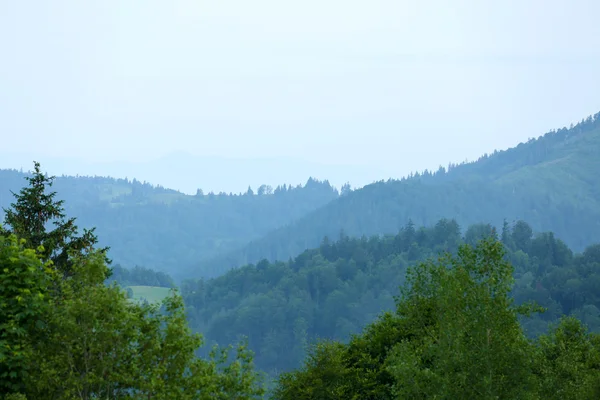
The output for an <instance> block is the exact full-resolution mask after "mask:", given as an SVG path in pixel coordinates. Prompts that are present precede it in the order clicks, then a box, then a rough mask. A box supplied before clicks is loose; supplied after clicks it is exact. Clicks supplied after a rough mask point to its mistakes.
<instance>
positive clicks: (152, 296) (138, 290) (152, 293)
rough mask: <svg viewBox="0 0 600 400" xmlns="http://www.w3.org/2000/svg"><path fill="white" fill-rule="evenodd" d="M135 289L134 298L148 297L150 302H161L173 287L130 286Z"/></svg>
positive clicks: (139, 299)
mask: <svg viewBox="0 0 600 400" xmlns="http://www.w3.org/2000/svg"><path fill="white" fill-rule="evenodd" d="M129 287H130V288H131V290H133V300H135V301H141V300H143V299H146V300H147V301H148V302H149V303H160V302H161V301H162V300H163V299H164V298H165V297H167V296H168V295H169V291H170V290H171V289H169V288H165V287H157V286H129Z"/></svg>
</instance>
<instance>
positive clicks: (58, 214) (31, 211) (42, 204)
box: [4, 162, 110, 277]
mask: <svg viewBox="0 0 600 400" xmlns="http://www.w3.org/2000/svg"><path fill="white" fill-rule="evenodd" d="M54 178H55V177H54V176H47V175H45V174H43V173H42V172H41V170H40V163H38V162H34V172H33V174H32V176H31V177H26V178H25V179H26V180H27V181H28V182H29V186H28V187H24V188H22V189H21V191H20V192H19V193H18V194H16V193H14V192H11V193H12V194H13V196H14V197H15V199H16V202H15V203H12V204H11V208H10V209H4V212H5V213H6V216H5V221H4V222H5V224H6V225H7V226H8V227H9V229H8V230H5V231H4V234H7V233H8V234H11V233H12V234H15V235H16V236H17V237H19V238H20V239H24V240H25V243H26V244H27V246H28V247H29V248H33V249H38V248H39V252H40V256H41V258H42V260H45V261H47V260H51V261H52V262H53V264H54V266H55V268H56V269H57V270H59V271H60V272H61V273H62V274H63V276H65V277H67V276H69V275H70V274H71V269H72V263H71V262H70V256H71V255H72V254H73V253H82V252H91V251H93V250H94V247H95V246H96V244H97V243H98V238H97V236H96V235H95V234H94V230H95V228H94V229H90V230H87V229H84V230H83V234H82V235H81V236H78V235H77V234H78V228H77V225H75V220H76V218H68V219H67V218H66V215H65V213H64V208H63V203H64V201H63V200H57V199H56V192H49V193H48V189H49V188H51V187H52V184H53V181H54ZM51 225H53V226H54V229H52V230H48V229H49V228H50V226H51ZM100 251H101V252H102V253H103V254H106V252H107V251H108V247H105V248H103V249H100ZM106 261H107V262H108V263H110V260H108V258H106Z"/></svg>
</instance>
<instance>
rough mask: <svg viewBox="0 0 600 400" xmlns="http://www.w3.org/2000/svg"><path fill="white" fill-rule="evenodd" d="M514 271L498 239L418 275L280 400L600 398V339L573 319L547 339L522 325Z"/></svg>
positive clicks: (319, 358) (280, 388)
mask: <svg viewBox="0 0 600 400" xmlns="http://www.w3.org/2000/svg"><path fill="white" fill-rule="evenodd" d="M513 282H514V278H513V267H512V266H511V264H510V263H508V262H507V261H506V259H505V257H504V248H503V245H502V244H501V243H500V242H498V241H496V240H495V239H493V238H489V239H486V240H484V241H481V242H479V243H478V245H477V247H475V248H473V247H471V246H469V245H464V246H461V247H460V249H459V250H458V252H457V255H456V256H452V255H449V254H448V255H446V256H443V257H441V258H439V259H438V260H437V261H436V262H434V261H425V262H421V263H419V264H418V265H416V266H415V267H413V268H411V269H410V270H409V272H408V277H407V281H406V283H405V285H404V286H403V288H402V294H401V296H400V297H398V298H397V304H396V311H395V312H394V313H385V314H383V315H382V316H381V317H380V318H379V319H378V320H377V321H376V322H374V323H372V324H370V325H369V326H368V327H367V328H366V329H365V330H364V332H363V333H362V334H360V335H356V336H354V337H353V338H352V339H351V340H350V342H349V343H348V344H341V343H337V342H331V341H325V342H320V343H317V344H316V346H314V347H313V350H311V352H310V353H309V355H308V357H307V359H306V360H305V362H304V364H303V366H302V367H301V368H299V369H297V370H295V371H292V372H289V373H285V374H282V375H281V376H280V377H279V379H278V385H277V387H276V389H275V390H274V396H273V398H274V399H278V400H287V399H317V398H318V399H339V400H341V399H361V400H362V399H365V400H368V399H407V398H410V399H426V398H427V399H429V398H436V399H471V398H472V399H500V398H502V399H505V398H506V399H540V398H544V399H546V398H547V399H596V398H598V396H599V395H600V384H599V382H600V336H598V335H595V334H589V333H587V332H586V329H585V328H584V327H583V326H582V325H581V323H580V322H579V321H578V320H576V319H575V318H572V317H571V318H566V319H563V320H562V321H561V323H560V324H559V325H558V326H557V327H556V328H555V329H553V331H552V332H551V333H550V334H548V335H544V336H542V337H540V339H539V340H528V339H527V338H526V336H525V334H524V332H523V330H522V328H521V326H520V324H519V319H518V317H519V315H520V314H521V313H530V312H531V311H534V309H533V308H532V307H523V306H515V305H513V300H512V298H511V296H510V292H511V289H512V286H513Z"/></svg>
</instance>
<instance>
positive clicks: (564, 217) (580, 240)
mask: <svg viewBox="0 0 600 400" xmlns="http://www.w3.org/2000/svg"><path fill="white" fill-rule="evenodd" d="M598 154H600V113H598V114H596V115H594V116H591V117H588V118H586V119H585V120H583V121H581V122H580V123H579V124H577V125H575V126H571V127H570V128H562V129H559V130H556V131H552V132H548V133H547V134H545V135H544V136H541V137H539V138H538V139H530V140H529V141H528V142H527V143H521V144H520V145H518V146H517V147H514V148H512V149H509V150H506V151H496V152H494V153H493V154H491V155H484V156H483V157H481V158H480V159H479V160H477V161H475V162H472V163H463V164H461V165H452V164H451V165H449V166H448V168H443V167H440V168H439V169H438V170H437V171H435V172H431V171H425V172H423V173H416V174H413V175H411V176H408V177H406V178H403V179H400V180H389V181H386V182H384V181H381V182H377V183H374V184H372V185H368V186H366V187H364V188H362V189H360V190H354V191H352V192H349V193H348V194H347V195H346V196H341V197H340V198H339V199H337V200H334V201H332V202H331V203H329V204H327V205H325V206H323V207H321V208H319V209H317V210H315V211H313V212H311V213H310V214H308V215H306V216H304V217H302V218H301V219H299V220H297V221H295V222H294V223H292V224H291V225H289V226H286V227H281V228H279V229H276V230H275V231H273V232H271V233H269V234H268V235H266V236H265V237H263V238H261V239H260V240H254V241H252V242H251V243H249V244H248V245H247V246H246V247H245V248H243V249H241V250H238V251H234V252H231V253H229V254H227V255H226V256H219V257H216V258H215V259H213V260H212V261H210V262H208V263H199V265H201V266H204V267H203V268H202V267H199V269H198V274H199V275H201V273H202V271H203V270H204V269H205V268H209V267H211V268H221V269H227V268H230V267H235V266H239V265H244V264H247V263H256V262H258V261H260V260H261V259H263V258H266V259H268V260H270V261H275V260H287V259H288V258H289V257H293V256H295V255H297V254H299V253H300V252H302V251H304V250H305V249H307V248H312V247H316V246H318V244H319V242H320V240H321V239H322V238H323V237H325V236H329V237H336V236H337V235H338V234H339V232H340V230H343V231H344V232H345V233H346V234H348V235H350V236H362V235H367V236H370V235H376V234H393V233H395V232H397V231H398V229H399V228H400V227H401V226H403V225H405V224H406V222H407V221H408V220H409V219H412V221H414V223H415V224H417V225H420V226H428V225H432V224H435V223H436V221H438V220H439V219H441V218H453V219H456V221H458V223H460V224H461V225H464V226H467V225H471V224H475V223H478V222H481V221H486V222H490V223H491V224H492V225H494V226H495V227H497V228H500V226H501V225H502V221H503V220H504V219H505V218H506V219H508V220H524V221H527V222H528V223H529V224H531V226H532V227H533V228H534V229H535V230H536V231H552V232H554V233H555V234H556V235H557V236H559V237H561V238H563V240H564V241H565V242H566V243H567V244H568V245H569V246H570V247H571V248H573V249H574V250H577V251H582V250H583V249H584V248H585V247H586V246H587V245H589V244H591V243H597V242H600V180H599V179H600V176H599V175H598V173H597V171H600V157H598Z"/></svg>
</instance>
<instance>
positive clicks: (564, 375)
mask: <svg viewBox="0 0 600 400" xmlns="http://www.w3.org/2000/svg"><path fill="white" fill-rule="evenodd" d="M538 351H539V353H538V357H539V361H538V363H539V365H538V367H537V371H536V372H537V374H538V376H539V381H540V388H541V390H540V395H541V398H543V399H549V400H550V399H556V400H558V399H561V400H563V399H564V400H571V399H573V400H575V399H597V398H600V336H598V335H597V334H589V333H588V332H587V329H586V327H585V326H584V325H582V323H581V322H580V321H579V320H577V319H576V318H574V317H567V318H563V319H561V321H560V323H559V324H558V325H557V326H556V327H555V328H554V329H553V330H552V331H551V332H550V333H549V334H548V335H544V336H542V337H541V338H540V339H539V342H538Z"/></svg>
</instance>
